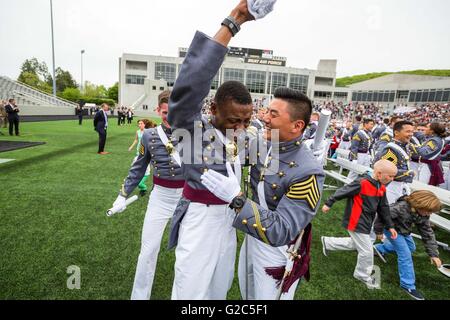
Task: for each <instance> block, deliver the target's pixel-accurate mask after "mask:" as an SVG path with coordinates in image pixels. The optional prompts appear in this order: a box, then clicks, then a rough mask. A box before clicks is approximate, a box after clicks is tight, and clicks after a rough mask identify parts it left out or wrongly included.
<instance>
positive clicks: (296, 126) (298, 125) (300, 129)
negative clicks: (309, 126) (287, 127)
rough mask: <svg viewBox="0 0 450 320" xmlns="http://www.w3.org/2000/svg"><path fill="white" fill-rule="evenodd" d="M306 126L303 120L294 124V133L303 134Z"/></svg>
mask: <svg viewBox="0 0 450 320" xmlns="http://www.w3.org/2000/svg"><path fill="white" fill-rule="evenodd" d="M305 128H306V125H305V121H303V120H297V121H295V122H294V131H295V133H298V132H301V133H303V132H304V131H305Z"/></svg>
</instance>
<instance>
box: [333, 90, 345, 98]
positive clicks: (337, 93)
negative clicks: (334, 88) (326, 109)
mask: <svg viewBox="0 0 450 320" xmlns="http://www.w3.org/2000/svg"><path fill="white" fill-rule="evenodd" d="M347 96H348V93H347V92H335V93H334V97H335V98H341V99H343V98H344V99H345V98H347Z"/></svg>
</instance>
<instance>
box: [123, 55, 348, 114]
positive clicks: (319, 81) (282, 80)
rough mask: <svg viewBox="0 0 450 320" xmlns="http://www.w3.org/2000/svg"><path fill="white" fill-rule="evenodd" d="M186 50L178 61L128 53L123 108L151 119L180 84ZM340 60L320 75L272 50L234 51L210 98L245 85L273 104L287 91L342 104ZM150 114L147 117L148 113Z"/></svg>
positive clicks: (321, 68) (323, 63)
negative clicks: (161, 98)
mask: <svg viewBox="0 0 450 320" xmlns="http://www.w3.org/2000/svg"><path fill="white" fill-rule="evenodd" d="M186 53H187V49H186V48H180V49H179V54H178V57H164V56H153V55H138V54H128V53H125V54H123V55H122V57H121V58H120V59H119V70H120V71H119V105H123V106H128V107H130V106H131V107H132V108H134V109H135V110H136V113H137V114H142V113H144V114H149V113H151V112H152V111H153V109H154V107H155V106H156V104H157V96H158V95H159V93H160V92H161V91H163V90H165V89H167V88H170V87H172V86H173V84H174V83H175V80H176V78H177V76H178V73H179V72H180V68H181V64H182V63H183V60H184V57H185V56H186ZM336 66H337V60H320V62H319V65H318V67H317V70H310V69H300V68H292V67H288V66H287V59H286V58H283V57H276V56H274V55H273V52H272V51H271V50H259V49H249V48H236V47H231V48H230V51H229V53H228V55H227V57H226V59H225V62H224V63H223V65H222V67H221V68H220V71H219V72H218V74H217V75H216V77H215V79H214V80H213V83H212V85H211V95H213V94H214V93H215V90H217V88H218V87H219V86H220V85H221V84H222V83H224V82H226V81H230V80H235V81H240V82H242V83H244V84H245V85H246V86H247V88H248V89H249V91H250V93H251V94H252V96H253V98H254V99H259V100H261V101H262V100H263V99H265V100H264V101H269V99H270V97H271V96H272V94H273V92H274V91H275V89H276V88H278V87H281V86H288V87H290V88H294V89H297V90H300V91H302V92H304V93H305V94H307V95H308V96H309V97H311V98H313V99H314V100H315V101H319V100H320V101H324V100H325V101H326V100H334V101H342V102H346V101H348V98H349V92H350V90H349V89H348V88H336ZM147 110H148V111H147Z"/></svg>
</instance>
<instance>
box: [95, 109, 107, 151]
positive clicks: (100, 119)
mask: <svg viewBox="0 0 450 320" xmlns="http://www.w3.org/2000/svg"><path fill="white" fill-rule="evenodd" d="M108 110H109V105H108V104H106V103H104V104H102V106H101V109H100V110H99V111H98V112H97V113H96V114H95V117H94V128H95V131H97V132H98V137H99V142H98V154H101V155H105V154H109V152H105V144H106V135H107V129H108V115H107V114H106V112H107V111H108Z"/></svg>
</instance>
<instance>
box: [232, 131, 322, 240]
mask: <svg viewBox="0 0 450 320" xmlns="http://www.w3.org/2000/svg"><path fill="white" fill-rule="evenodd" d="M301 141H302V138H301V137H300V138H298V139H296V140H294V141H290V142H285V143H280V144H279V145H278V146H275V145H273V146H272V153H271V154H272V155H273V156H274V157H278V159H279V169H278V170H277V171H276V172H274V171H271V168H272V166H271V165H270V163H269V164H268V166H267V167H268V168H266V169H265V167H264V164H263V163H261V162H263V161H264V159H261V158H259V159H258V163H257V164H256V165H252V167H251V188H252V191H253V199H252V200H247V202H246V204H245V206H244V207H243V208H242V210H241V211H240V212H239V213H238V215H237V216H236V219H235V221H234V224H233V226H234V227H235V228H237V229H239V230H241V231H243V232H245V233H248V234H249V235H251V236H253V237H255V238H256V239H259V240H261V241H263V242H265V243H266V244H268V245H271V246H273V247H281V246H284V245H288V244H289V243H291V242H292V241H294V240H295V238H296V237H297V236H298V235H299V233H300V232H301V231H302V230H303V229H305V228H306V226H307V225H308V224H309V223H310V222H311V220H312V219H313V218H314V216H315V215H316V211H317V208H318V206H319V203H320V198H321V194H322V190H323V184H324V181H325V175H324V171H323V168H322V166H321V165H320V164H319V163H318V161H317V159H316V158H315V157H314V155H313V154H312V152H311V151H310V150H309V149H308V148H307V147H306V146H305V145H304V144H303V143H302V142H301ZM269 159H270V158H269ZM274 160H276V159H275V158H272V159H271V161H274ZM261 180H263V182H264V192H265V199H266V203H267V206H268V210H267V209H264V208H263V207H262V206H261V204H260V203H259V197H258V184H259V183H260V181H261Z"/></svg>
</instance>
